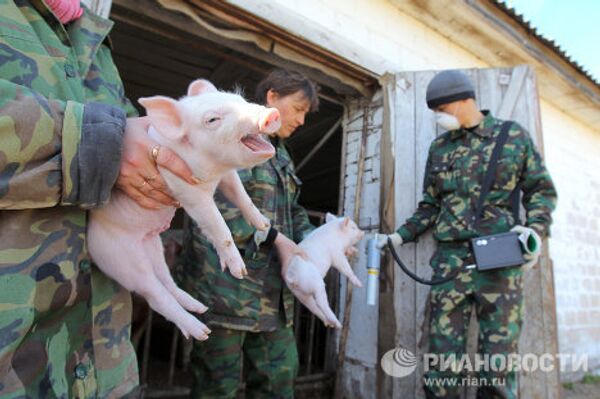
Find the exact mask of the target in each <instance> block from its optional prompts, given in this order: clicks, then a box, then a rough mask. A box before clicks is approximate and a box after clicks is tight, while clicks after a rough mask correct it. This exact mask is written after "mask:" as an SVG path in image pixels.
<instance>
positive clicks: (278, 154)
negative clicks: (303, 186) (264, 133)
mask: <svg viewBox="0 0 600 399" xmlns="http://www.w3.org/2000/svg"><path fill="white" fill-rule="evenodd" d="M271 143H272V144H273V146H274V147H275V156H274V157H273V158H271V160H270V161H271V163H272V164H273V166H276V167H277V168H279V169H284V168H285V167H286V166H287V165H289V164H290V163H291V162H292V158H291V157H290V153H289V152H288V150H287V148H286V146H285V143H284V141H283V140H282V139H280V138H279V137H275V138H272V139H271Z"/></svg>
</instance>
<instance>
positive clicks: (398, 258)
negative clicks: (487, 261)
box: [387, 237, 462, 285]
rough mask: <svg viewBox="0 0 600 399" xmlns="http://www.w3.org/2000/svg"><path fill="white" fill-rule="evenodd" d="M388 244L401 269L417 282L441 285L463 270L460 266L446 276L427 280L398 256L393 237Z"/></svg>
mask: <svg viewBox="0 0 600 399" xmlns="http://www.w3.org/2000/svg"><path fill="white" fill-rule="evenodd" d="M387 246H388V248H389V249H390V252H391V253H392V257H393V258H394V260H395V261H396V263H397V264H398V266H400V269H402V271H403V272H404V273H406V274H407V275H408V277H410V278H412V279H413V280H415V281H416V282H418V283H421V284H425V285H439V284H444V283H447V282H448V281H450V280H454V279H455V278H456V276H458V273H460V271H461V270H462V268H460V267H459V268H458V269H456V270H454V271H453V272H452V273H450V274H449V275H448V276H446V277H444V278H440V279H435V280H433V279H432V280H425V279H423V278H421V277H419V276H417V275H416V274H414V273H413V272H411V271H410V270H408V268H407V267H406V265H405V264H404V263H403V262H402V261H401V260H400V257H399V256H398V254H397V253H396V250H395V249H394V244H393V243H392V239H391V238H389V237H388V242H387Z"/></svg>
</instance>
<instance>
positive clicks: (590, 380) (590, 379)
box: [581, 374, 600, 384]
mask: <svg viewBox="0 0 600 399" xmlns="http://www.w3.org/2000/svg"><path fill="white" fill-rule="evenodd" d="M581 382H582V383H584V384H598V383H600V375H593V374H586V375H584V376H583V379H582V380H581Z"/></svg>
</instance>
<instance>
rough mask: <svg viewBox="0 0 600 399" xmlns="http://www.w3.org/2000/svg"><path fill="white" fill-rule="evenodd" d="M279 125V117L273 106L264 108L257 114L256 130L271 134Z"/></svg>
mask: <svg viewBox="0 0 600 399" xmlns="http://www.w3.org/2000/svg"><path fill="white" fill-rule="evenodd" d="M280 127H281V117H280V116H279V111H277V109H275V108H265V109H264V110H263V111H261V112H260V114H259V115H258V130H259V131H260V132H261V133H266V134H273V133H275V132H277V131H278V130H279V128H280Z"/></svg>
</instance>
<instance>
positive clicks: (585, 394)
mask: <svg viewBox="0 0 600 399" xmlns="http://www.w3.org/2000/svg"><path fill="white" fill-rule="evenodd" d="M561 389H562V394H561V398H562V399H600V381H597V382H594V383H591V384H584V383H582V382H576V383H573V385H572V386H571V385H568V388H565V386H563V387H561Z"/></svg>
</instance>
